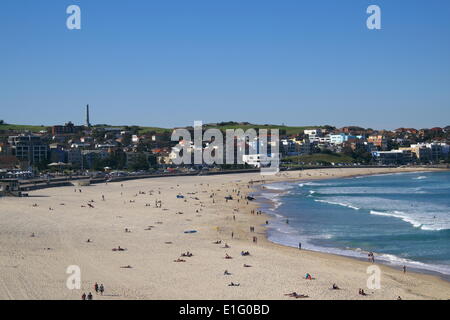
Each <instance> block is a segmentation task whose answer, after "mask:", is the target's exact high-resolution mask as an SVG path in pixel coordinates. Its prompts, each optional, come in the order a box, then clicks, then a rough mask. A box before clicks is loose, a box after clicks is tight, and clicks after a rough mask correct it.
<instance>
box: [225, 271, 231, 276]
mask: <svg viewBox="0 0 450 320" xmlns="http://www.w3.org/2000/svg"><path fill="white" fill-rule="evenodd" d="M223 275H224V276H231V273H229V272H228V270H225V271H224V272H223Z"/></svg>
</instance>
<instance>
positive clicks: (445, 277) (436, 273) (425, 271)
mask: <svg viewBox="0 0 450 320" xmlns="http://www.w3.org/2000/svg"><path fill="white" fill-rule="evenodd" d="M420 172H426V171H417V173H420ZM400 174H402V173H400ZM381 175H383V174H381ZM386 175H390V173H388V174H386ZM358 176H360V177H366V176H367V177H368V176H371V175H358ZM353 177H356V176H353ZM345 178H350V176H347V177H345ZM338 179H339V178H338ZM327 180H328V179H325V180H324V181H327ZM330 180H333V179H330ZM309 181H313V180H306V179H304V180H297V181H289V182H288V183H292V184H296V183H303V182H305V183H306V182H309ZM280 182H281V181H277V182H273V183H269V184H267V185H270V184H276V183H280ZM262 187H263V186H262V185H261V186H258V190H256V191H255V192H253V193H252V195H254V196H255V197H256V202H257V203H259V204H260V205H259V207H258V208H259V209H264V208H266V206H270V207H272V208H273V209H275V210H277V209H278V207H277V206H276V205H274V204H275V201H273V200H271V199H268V198H266V197H264V196H263V195H262V193H263V192H267V193H273V194H276V195H281V196H282V195H283V194H285V193H286V192H284V191H282V190H274V189H269V190H265V189H262ZM258 198H262V199H264V200H262V199H258ZM268 210H271V209H270V208H268ZM275 210H273V213H267V212H266V211H263V215H265V216H266V217H267V219H268V221H271V220H274V219H275V218H276V217H275V216H276V215H279V216H280V218H281V217H283V218H286V219H287V217H286V216H284V215H283V213H282V212H279V211H275ZM266 229H267V232H266V238H267V240H268V241H269V242H271V243H273V244H278V245H281V246H284V247H288V248H293V249H298V248H297V247H295V246H292V245H289V244H284V243H282V242H277V241H274V240H271V239H270V237H269V234H268V233H269V231H270V229H271V228H270V224H269V225H268V226H266ZM330 248H332V249H338V250H341V251H350V252H352V251H356V248H347V249H342V248H338V247H330ZM321 249H325V248H321ZM302 250H304V251H309V252H320V253H323V254H330V255H334V256H340V257H345V258H349V259H355V260H358V261H367V258H365V255H366V254H367V253H368V252H366V251H360V255H359V256H357V255H354V256H352V255H350V254H345V253H342V254H339V253H337V252H327V251H321V250H312V249H304V248H302ZM374 253H375V255H385V254H386V253H383V252H374ZM411 262H419V263H422V262H420V261H415V260H411ZM377 263H380V264H383V265H385V266H386V267H390V268H393V269H395V268H401V267H402V265H401V264H395V263H392V262H389V261H387V260H383V259H377ZM431 266H434V265H431ZM408 270H409V271H410V272H415V273H417V274H424V275H431V276H435V277H438V278H439V279H441V280H444V281H446V282H449V283H450V274H445V273H442V272H439V271H435V270H430V269H426V268H419V267H414V266H408Z"/></svg>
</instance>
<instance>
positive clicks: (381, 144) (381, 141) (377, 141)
mask: <svg viewBox="0 0 450 320" xmlns="http://www.w3.org/2000/svg"><path fill="white" fill-rule="evenodd" d="M367 142H369V143H372V144H373V145H374V146H376V147H378V148H380V149H381V150H385V149H386V148H387V138H386V137H385V136H383V135H373V136H369V137H368V138H367Z"/></svg>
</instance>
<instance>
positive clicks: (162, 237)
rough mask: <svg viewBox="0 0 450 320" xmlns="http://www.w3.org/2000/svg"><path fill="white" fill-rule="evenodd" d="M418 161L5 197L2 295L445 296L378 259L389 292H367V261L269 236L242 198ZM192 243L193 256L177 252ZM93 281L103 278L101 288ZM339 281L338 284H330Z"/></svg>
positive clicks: (0, 242)
mask: <svg viewBox="0 0 450 320" xmlns="http://www.w3.org/2000/svg"><path fill="white" fill-rule="evenodd" d="M412 170H416V171H417V170H418V169H411V168H396V169H393V168H377V169H375V168H373V169H365V168H342V169H338V168H336V169H327V170H319V169H317V170H306V171H301V172H300V171H289V172H283V173H281V174H279V175H277V176H261V175H260V174H259V173H251V174H250V173H245V174H229V175H214V176H185V177H165V178H154V179H146V180H133V181H126V182H113V183H108V184H98V185H91V186H84V187H80V186H72V187H59V188H49V189H42V190H38V191H33V192H30V196H29V197H25V198H6V197H5V198H0V299H77V300H79V299H80V297H81V295H82V293H83V292H85V293H89V292H92V293H93V295H94V300H96V299H293V298H292V297H289V296H286V295H285V294H287V293H291V292H297V293H299V294H305V295H307V296H309V298H305V299H389V300H393V299H396V298H397V297H398V296H401V298H402V299H448V298H450V283H449V282H447V281H444V280H441V279H439V278H438V277H435V276H430V275H424V274H419V273H413V272H407V273H406V274H404V273H403V272H402V270H400V268H399V269H398V270H397V269H394V268H391V267H387V266H383V265H378V266H379V267H380V268H381V270H382V274H381V289H378V290H370V289H367V287H366V282H367V278H368V276H369V275H368V274H367V273H366V269H367V267H368V266H369V265H370V264H369V263H368V262H365V261H359V260H356V259H351V258H346V257H341V256H335V255H330V254H324V253H318V252H311V251H306V250H298V249H296V248H290V247H284V246H281V245H277V244H273V243H271V242H269V241H267V240H266V239H265V227H264V226H265V222H266V220H270V218H269V217H268V216H266V215H264V214H256V212H257V211H258V204H257V203H256V202H254V201H247V200H246V199H245V197H246V196H247V195H248V194H249V193H251V192H253V191H254V190H255V189H254V188H252V187H253V186H256V185H258V184H260V183H262V182H264V183H269V182H275V181H287V180H310V179H327V178H328V179H330V178H338V177H348V176H354V175H367V174H380V173H392V172H402V171H412ZM425 170H431V169H420V171H425ZM262 180H264V181H262ZM250 181H253V182H254V183H253V184H251V185H249V182H250ZM80 190H81V192H80ZM177 195H182V196H180V197H177ZM228 195H231V196H232V197H233V199H232V200H226V199H225V197H226V196H228ZM103 196H104V199H103ZM269 223H270V221H269ZM250 227H254V232H250ZM126 229H127V230H128V231H126ZM186 231H195V232H188V233H185V232H186ZM254 237H256V238H257V239H256V240H257V241H256V242H255V240H254ZM88 239H89V242H88ZM218 240H221V243H215V242H216V241H218ZM225 244H227V245H228V247H229V248H224V247H225ZM119 247H120V248H122V249H123V251H119V250H115V251H113V249H117V248H119ZM242 251H249V252H250V255H249V256H242V255H241V252H242ZM186 252H190V253H192V256H190V257H189V256H188V257H181V254H182V253H186ZM226 255H229V256H230V257H232V259H226V258H225V256H226ZM177 259H180V260H178V261H180V262H175V261H177ZM71 265H76V266H79V267H80V269H81V280H82V286H81V289H80V290H69V289H68V288H67V286H66V280H67V278H68V277H69V274H67V273H66V270H67V268H68V267H69V266H71ZM244 265H247V266H244ZM225 270H227V271H228V273H229V274H228V275H225V274H224V272H225ZM305 273H310V274H311V275H312V276H313V277H314V278H315V279H314V280H306V279H304V275H305ZM95 282H97V283H98V284H103V285H104V287H105V292H104V294H103V296H101V295H99V294H96V293H95V292H94V289H93V285H94V283H95ZM230 283H235V284H239V286H229V284H230ZM333 283H336V284H337V285H338V286H339V287H340V288H341V289H340V290H331V289H330V288H331V286H332V284H333ZM359 288H364V290H365V292H366V293H367V295H366V296H361V295H359V294H358V289H359Z"/></svg>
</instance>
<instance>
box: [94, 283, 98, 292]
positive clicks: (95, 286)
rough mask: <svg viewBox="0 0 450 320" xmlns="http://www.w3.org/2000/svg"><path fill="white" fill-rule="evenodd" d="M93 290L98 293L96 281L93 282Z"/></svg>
mask: <svg viewBox="0 0 450 320" xmlns="http://www.w3.org/2000/svg"><path fill="white" fill-rule="evenodd" d="M94 290H95V293H97V294H98V283H97V282H96V283H95V284H94Z"/></svg>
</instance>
